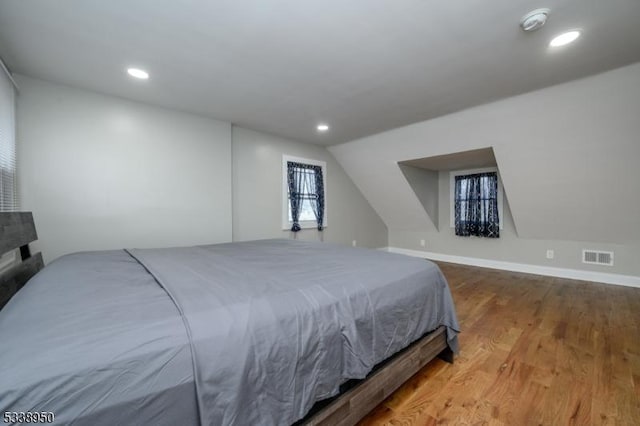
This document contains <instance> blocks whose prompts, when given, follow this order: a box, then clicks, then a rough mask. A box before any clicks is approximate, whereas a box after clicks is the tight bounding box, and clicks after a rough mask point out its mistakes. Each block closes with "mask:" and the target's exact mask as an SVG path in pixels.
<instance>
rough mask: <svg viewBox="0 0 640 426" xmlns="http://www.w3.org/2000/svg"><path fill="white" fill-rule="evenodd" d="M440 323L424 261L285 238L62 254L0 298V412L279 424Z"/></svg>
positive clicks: (446, 305) (445, 302) (440, 280)
mask: <svg viewBox="0 0 640 426" xmlns="http://www.w3.org/2000/svg"><path fill="white" fill-rule="evenodd" d="M441 325H444V326H446V328H447V340H448V344H449V346H450V348H451V349H452V350H453V351H454V352H457V337H456V334H457V330H458V324H457V319H456V314H455V309H454V306H453V303H452V299H451V294H450V292H449V288H448V286H447V282H446V280H445V278H444V276H443V275H442V273H441V272H440V270H439V268H438V267H437V266H436V265H434V264H433V263H431V262H428V261H425V260H421V259H415V258H409V257H406V256H402V255H396V254H390V253H385V252H381V251H375V250H367V249H356V248H347V247H342V246H338V245H333V244H328V243H318V242H303V241H297V240H260V241H251V242H241V243H230V244H217V245H208V246H197V247H180V248H164V249H130V250H117V251H103V252H85V253H77V254H72V255H67V256H63V257H61V258H59V259H58V260H56V261H54V262H52V263H51V264H50V265H48V266H47V267H46V268H45V269H44V270H42V271H41V272H40V273H39V274H37V275H36V276H35V277H34V278H32V280H31V281H30V282H29V283H28V284H27V285H26V286H25V287H24V288H23V289H22V290H21V291H20V292H19V293H18V294H17V295H16V296H14V298H13V299H12V300H11V301H10V302H9V303H8V304H7V305H6V306H5V308H4V309H3V310H2V311H0V341H1V342H2V349H1V350H0V411H2V412H5V411H8V412H21V411H22V412H27V411H30V412H34V411H38V412H42V411H44V412H52V413H54V414H55V423H56V424H70V423H71V424H76V425H85V424H86V425H113V424H154V425H175V424H183V425H190V424H193V425H197V424H204V425H226V424H229V425H231V424H239V425H243V424H256V425H261V424H264V425H289V424H292V423H294V422H295V421H297V420H299V419H301V418H303V417H304V416H305V414H306V413H307V412H308V411H309V410H310V408H311V407H312V406H313V404H314V403H315V402H317V401H319V400H322V399H325V398H328V397H331V396H333V395H335V394H337V393H338V392H339V387H340V385H341V384H342V383H344V382H345V381H347V380H349V379H359V378H364V377H365V376H366V375H367V373H369V372H370V371H371V369H372V368H373V367H374V366H375V365H376V364H378V363H379V362H381V361H383V360H385V359H387V358H388V357H390V356H392V355H393V354H394V353H396V352H398V351H400V350H401V349H403V348H405V347H407V346H408V345H409V344H411V343H412V342H413V341H415V340H417V339H418V338H420V337H421V336H422V335H424V334H425V333H426V332H429V331H431V330H434V329H436V328H437V327H439V326H441Z"/></svg>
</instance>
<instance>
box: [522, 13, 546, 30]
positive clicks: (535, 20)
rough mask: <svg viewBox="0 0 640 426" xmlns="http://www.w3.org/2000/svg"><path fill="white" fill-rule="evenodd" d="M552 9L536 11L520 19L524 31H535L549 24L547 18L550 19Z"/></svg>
mask: <svg viewBox="0 0 640 426" xmlns="http://www.w3.org/2000/svg"><path fill="white" fill-rule="evenodd" d="M549 12H551V10H550V9H546V8H545V9H536V10H532V11H531V12H529V13H527V14H526V15H524V16H523V17H522V19H520V26H521V27H522V30H523V31H526V32H529V31H535V30H537V29H539V28H542V26H543V25H544V24H545V22H547V18H548V17H549Z"/></svg>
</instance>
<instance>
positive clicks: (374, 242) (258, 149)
mask: <svg viewBox="0 0 640 426" xmlns="http://www.w3.org/2000/svg"><path fill="white" fill-rule="evenodd" d="M283 154H286V155H291V156H295V157H302V158H308V159H312V160H320V161H325V162H326V163H327V170H326V172H327V176H326V180H327V187H326V216H327V223H328V226H327V227H326V228H325V229H324V231H322V232H318V231H317V230H316V229H303V230H301V231H300V232H298V235H297V236H296V237H297V238H300V239H311V240H321V239H323V240H324V241H327V242H335V243H341V244H345V245H351V243H352V241H353V240H356V241H357V244H358V246H362V247H370V248H378V247H385V246H386V245H387V228H386V226H385V225H384V222H382V220H381V219H380V217H379V216H378V215H377V213H376V212H375V211H374V210H373V208H372V207H371V206H370V205H369V203H368V202H367V200H366V199H365V198H364V197H363V196H362V194H361V193H360V191H359V190H358V188H356V186H355V185H354V184H353V182H352V181H351V179H350V178H349V176H347V174H346V173H345V172H344V170H343V169H342V167H341V166H340V165H339V164H338V162H337V161H336V160H335V158H333V156H332V155H331V154H330V153H329V151H327V149H326V148H324V147H322V146H317V145H311V144H304V143H299V142H294V141H290V140H286V139H282V138H278V137H275V136H270V135H265V134H264V133H259V132H255V131H252V130H247V129H243V128H240V127H234V128H233V182H234V188H233V239H234V241H242V240H253V239H260V238H293V233H292V232H290V231H288V230H283V229H282V156H283Z"/></svg>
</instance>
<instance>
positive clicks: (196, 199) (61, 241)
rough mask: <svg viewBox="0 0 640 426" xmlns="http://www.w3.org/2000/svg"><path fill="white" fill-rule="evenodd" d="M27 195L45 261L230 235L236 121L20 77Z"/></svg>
mask: <svg viewBox="0 0 640 426" xmlns="http://www.w3.org/2000/svg"><path fill="white" fill-rule="evenodd" d="M17 81H18V84H19V86H20V93H19V96H18V111H17V117H18V118H17V125H18V126H17V141H18V143H17V147H18V152H17V156H18V171H19V175H18V178H19V185H20V189H19V194H20V197H21V203H22V209H23V210H31V211H33V214H34V218H35V221H36V225H37V229H38V233H39V237H40V240H39V247H40V249H41V250H42V252H43V255H44V258H45V261H50V260H52V259H55V258H56V257H58V256H60V255H62V254H65V253H69V252H75V251H80V250H97V249H115V248H123V247H162V246H177V245H193V244H206V243H216V242H224V241H230V240H231V220H232V217H231V125H230V124H229V123H225V122H221V121H216V120H212V119H208V118H204V117H199V116H195V115H190V114H185V113H181V112H177V111H173V110H168V109H163V108H157V107H153V106H149V105H145V104H141V103H136V102H131V101H128V100H124V99H121V98H116V97H112V96H104V95H100V94H96V93H92V92H88V91H84V90H78V89H73V88H69V87H66V86H60V85H55V84H51V83H47V82H44V81H40V80H35V79H31V78H28V77H24V76H17Z"/></svg>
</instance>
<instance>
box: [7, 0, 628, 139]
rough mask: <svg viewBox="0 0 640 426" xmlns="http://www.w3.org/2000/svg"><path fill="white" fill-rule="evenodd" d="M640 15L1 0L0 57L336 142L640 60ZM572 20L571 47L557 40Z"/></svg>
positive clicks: (380, 1)
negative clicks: (578, 32) (538, 23)
mask: <svg viewBox="0 0 640 426" xmlns="http://www.w3.org/2000/svg"><path fill="white" fill-rule="evenodd" d="M543 6H544V7H549V8H550V9H551V15H550V18H549V21H548V23H547V24H546V25H545V26H544V27H543V28H542V29H540V30H538V31H536V32H534V33H529V34H525V33H524V32H523V31H522V30H521V29H520V27H519V25H518V23H519V21H520V18H521V17H522V16H523V15H524V14H525V13H527V12H529V11H530V10H531V9H535V8H538V7H543ZM639 19H640V1H638V0H606V1H605V0H545V2H544V3H539V2H531V1H525V0H492V1H490V2H488V1H471V2H470V1H435V0H431V1H427V0H402V1H393V0H304V1H301V0H242V1H238V0H216V1H202V0H181V1H157V0H156V1H154V0H57V1H56V0H13V1H12V0H4V1H0V56H2V57H3V58H4V60H5V61H6V62H7V63H8V65H9V67H10V68H11V69H12V71H14V72H16V73H20V74H24V75H27V76H30V77H36V78H40V79H43V80H48V81H53V82H56V83H62V84H66V85H70V86H74V87H79V88H84V89H89V90H94V91H98V92H102V93H107V94H111V95H116V96H122V97H125V98H129V99H133V100H137V101H143V102H148V103H152V104H156V105H162V106H166V107H170V108H175V109H180V110H185V111H189V112H194V113H197V114H203V115H207V116H210V117H213V118H217V119H220V120H225V121H230V122H232V123H235V124H238V125H240V126H242V127H248V128H251V129H255V130H259V131H262V132H266V133H271V134H274V135H278V136H281V137H284V138H287V139H292V140H298V141H303V142H311V143H318V144H334V143H339V142H346V141H350V140H353V139H356V138H361V137H363V136H367V135H372V134H375V133H378V132H381V131H385V130H388V129H392V128H395V127H398V126H403V125H407V124H410V123H415V122H418V121H422V120H426V119H429V118H434V117H437V116H442V115H444V114H448V113H451V112H454V111H459V110H462V109H464V108H469V107H471V106H474V105H480V104H483V103H487V102H491V101H494V100H497V99H501V98H505V97H508V96H513V95H516V94H520V93H525V92H528V91H531V90H535V89H539V88H542V87H547V86H550V85H553V84H557V83H561V82H565V81H569V80H573V79H576V78H580V77H583V76H587V75H592V74H595V73H598V72H602V71H605V70H609V69H614V68H617V67H620V66H623V65H627V64H631V63H633V62H636V61H638V60H640V25H638V21H639ZM576 27H580V28H582V29H583V35H582V36H581V37H580V39H578V40H577V41H576V42H575V43H574V44H572V45H571V46H567V47H566V48H561V49H559V50H554V49H550V48H549V47H548V43H549V41H550V40H551V38H552V37H553V36H555V35H557V34H558V33H560V32H564V31H567V30H568V29H572V28H576ZM128 66H138V67H143V68H146V69H147V70H148V71H149V72H150V74H151V78H150V79H149V80H148V81H146V82H140V81H133V80H132V79H130V78H129V77H127V75H126V73H125V69H126V67H128ZM319 121H326V122H328V123H329V124H330V126H331V130H330V131H329V132H327V133H323V134H318V133H317V132H316V130H315V127H316V124H318V122H319Z"/></svg>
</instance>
